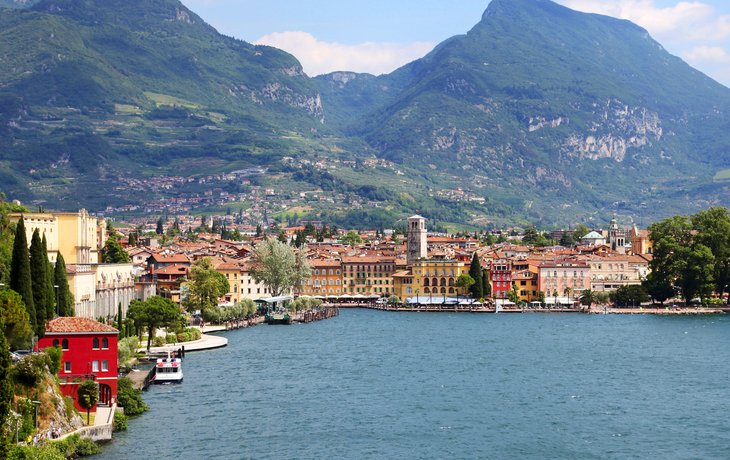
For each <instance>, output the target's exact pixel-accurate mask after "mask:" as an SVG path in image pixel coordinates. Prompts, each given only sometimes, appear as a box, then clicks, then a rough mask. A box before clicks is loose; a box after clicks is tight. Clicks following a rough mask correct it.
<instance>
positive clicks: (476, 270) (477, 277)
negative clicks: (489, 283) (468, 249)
mask: <svg viewBox="0 0 730 460" xmlns="http://www.w3.org/2000/svg"><path fill="white" fill-rule="evenodd" d="M469 276H471V277H472V278H474V284H472V285H471V286H470V287H469V292H471V295H472V297H474V298H475V299H481V298H482V297H484V290H483V287H482V266H481V264H480V263H479V256H478V255H477V252H476V251H474V256H472V258H471V266H469Z"/></svg>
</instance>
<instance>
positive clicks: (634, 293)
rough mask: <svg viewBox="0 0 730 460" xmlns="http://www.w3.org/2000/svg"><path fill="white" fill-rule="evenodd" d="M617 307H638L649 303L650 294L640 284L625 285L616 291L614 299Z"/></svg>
mask: <svg viewBox="0 0 730 460" xmlns="http://www.w3.org/2000/svg"><path fill="white" fill-rule="evenodd" d="M614 301H615V302H616V304H617V305H625V306H629V305H630V306H632V307H633V306H638V305H639V304H641V303H644V302H648V301H649V294H647V293H646V289H644V287H643V286H641V285H640V284H630V285H624V286H621V287H619V288H618V289H616V297H615V299H614Z"/></svg>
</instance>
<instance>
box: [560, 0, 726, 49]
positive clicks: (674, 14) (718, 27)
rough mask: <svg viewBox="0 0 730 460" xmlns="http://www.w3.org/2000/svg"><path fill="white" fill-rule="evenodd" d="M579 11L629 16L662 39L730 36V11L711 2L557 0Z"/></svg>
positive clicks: (713, 39)
mask: <svg viewBox="0 0 730 460" xmlns="http://www.w3.org/2000/svg"><path fill="white" fill-rule="evenodd" d="M558 2H559V3H561V4H563V5H565V6H567V7H568V8H572V9H575V10H578V11H583V12H588V13H598V14H605V15H608V16H613V17H616V18H620V19H628V20H629V21H631V22H634V23H636V24H638V25H640V26H641V27H644V28H645V29H647V30H648V31H649V33H650V34H651V35H652V36H653V37H654V38H656V39H657V40H659V41H661V42H671V43H688V42H695V41H709V42H718V41H724V40H728V39H730V15H724V16H718V15H717V11H716V10H715V8H714V7H713V6H712V5H708V4H706V3H701V2H679V3H677V4H676V5H675V6H673V7H668V8H659V7H657V6H656V5H655V3H654V0H558Z"/></svg>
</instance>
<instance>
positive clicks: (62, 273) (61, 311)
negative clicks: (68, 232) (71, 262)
mask: <svg viewBox="0 0 730 460" xmlns="http://www.w3.org/2000/svg"><path fill="white" fill-rule="evenodd" d="M53 283H54V284H56V285H57V286H58V315H59V316H74V305H73V299H72V297H71V291H69V288H68V278H66V262H65V261H64V260H63V255H62V254H61V253H60V252H59V253H58V259H57V260H56V267H55V269H54V271H53Z"/></svg>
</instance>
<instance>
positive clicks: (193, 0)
mask: <svg viewBox="0 0 730 460" xmlns="http://www.w3.org/2000/svg"><path fill="white" fill-rule="evenodd" d="M182 2H183V4H185V6H187V7H188V8H190V9H191V10H192V11H194V12H196V13H197V14H198V15H200V16H201V17H202V18H203V19H204V20H205V21H206V22H208V23H209V24H211V25H212V26H214V27H215V28H216V29H218V31H219V32H221V33H223V34H225V35H230V36H233V37H236V38H239V39H242V40H246V41H248V42H251V43H263V44H268V45H272V46H276V47H278V48H281V49H284V50H286V51H288V52H290V53H292V54H294V55H295V56H296V57H297V58H298V59H299V61H300V62H301V63H302V66H303V67H304V71H305V72H306V73H307V74H308V75H310V76H315V75H319V74H322V73H328V72H332V71H335V70H351V71H356V72H369V73H372V74H375V75H378V74H381V73H387V72H391V71H393V70H395V69H396V68H398V67H399V66H401V65H403V64H406V63H408V62H410V61H412V60H414V59H417V58H419V57H421V56H423V55H424V54H426V53H427V52H428V51H430V50H431V49H433V47H434V46H435V45H436V44H437V43H439V42H441V41H443V40H444V39H446V38H448V37H451V36H452V35H457V34H461V33H465V32H467V31H468V30H469V29H471V28H472V27H473V26H474V24H476V23H477V22H478V21H479V19H480V18H481V15H482V13H483V12H484V10H485V9H486V8H487V6H488V5H489V1H488V0H485V1H474V0H450V1H448V2H446V1H438V2H437V1H432V0H419V1H415V0H398V1H392V0H391V1H384V0H371V1H368V2H359V1H331V0H308V1H306V2H304V1H301V0H296V1H293V0H268V1H263V2H262V1H260V0H256V1H254V0H182ZM557 3H560V4H562V5H565V6H567V7H569V8H573V9H575V10H579V11H585V12H591V13H599V14H606V15H609V16H614V17H618V18H622V19H628V20H630V21H632V22H635V23H636V24H638V25H640V26H642V27H644V28H646V29H647V30H648V31H649V33H650V34H651V35H652V37H653V38H654V39H655V40H657V41H658V42H659V43H661V44H662V45H663V46H664V47H665V48H666V49H667V50H668V51H669V52H670V53H672V54H674V55H677V56H679V57H681V58H682V59H684V60H685V61H687V62H688V63H689V64H690V65H692V66H693V67H695V68H697V69H699V70H701V71H702V72H704V73H706V74H707V75H709V76H711V77H712V78H714V79H715V80H717V81H719V82H720V83H722V84H724V85H725V86H728V87H730V2H729V1H727V0H702V1H695V2H687V1H685V2H679V1H676V0H557Z"/></svg>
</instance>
